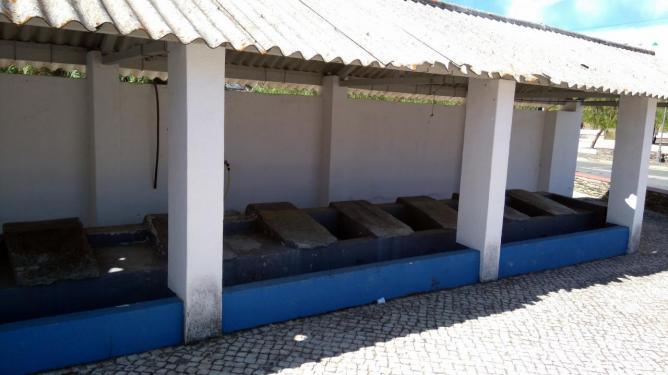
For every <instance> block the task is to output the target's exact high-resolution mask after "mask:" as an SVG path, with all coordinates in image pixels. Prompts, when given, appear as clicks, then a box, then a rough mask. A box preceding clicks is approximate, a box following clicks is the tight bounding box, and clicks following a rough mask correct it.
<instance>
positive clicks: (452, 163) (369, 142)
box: [330, 100, 465, 202]
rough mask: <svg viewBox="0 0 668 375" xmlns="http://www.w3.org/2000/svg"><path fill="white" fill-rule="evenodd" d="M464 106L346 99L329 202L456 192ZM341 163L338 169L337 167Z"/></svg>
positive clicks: (388, 198) (379, 199)
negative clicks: (333, 184)
mask: <svg viewBox="0 0 668 375" xmlns="http://www.w3.org/2000/svg"><path fill="white" fill-rule="evenodd" d="M464 109H465V107H464V106H457V107H442V106H436V107H435V108H434V116H433V117H432V116H431V111H432V106H431V105H428V104H419V105H416V104H406V103H390V102H380V101H367V100H348V101H347V103H346V105H345V114H346V120H345V121H344V125H345V128H344V129H341V132H342V133H343V134H344V135H345V137H344V138H345V139H346V142H345V143H340V144H338V145H337V146H338V147H340V148H339V150H337V152H338V153H339V156H338V159H339V168H340V169H341V170H339V171H338V172H337V174H336V175H337V176H338V177H339V181H336V183H335V186H337V189H336V191H333V192H331V193H330V196H331V197H332V200H351V199H367V200H369V201H372V202H391V201H394V200H395V199H396V198H397V197H398V196H410V195H431V196H433V197H435V198H450V196H451V195H452V193H453V192H455V191H458V189H459V177H460V173H461V154H462V140H463V136H464ZM341 165H343V167H342V166H341Z"/></svg>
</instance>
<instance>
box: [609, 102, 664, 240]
mask: <svg viewBox="0 0 668 375" xmlns="http://www.w3.org/2000/svg"><path fill="white" fill-rule="evenodd" d="M655 114H656V99H651V98H645V97H636V96H622V97H621V98H620V99H619V113H618V114H617V133H616V137H615V138H616V140H615V150H614V154H613V162H612V178H611V185H610V197H609V199H608V222H609V223H612V224H617V225H623V226H625V227H628V228H629V231H630V233H629V247H628V252H629V253H633V252H635V251H637V250H638V246H639V244H640V231H641V229H642V218H643V212H644V210H645V193H646V189H647V174H648V169H649V153H650V148H651V145H652V130H653V127H654V116H655Z"/></svg>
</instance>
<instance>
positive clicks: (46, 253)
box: [3, 218, 99, 286]
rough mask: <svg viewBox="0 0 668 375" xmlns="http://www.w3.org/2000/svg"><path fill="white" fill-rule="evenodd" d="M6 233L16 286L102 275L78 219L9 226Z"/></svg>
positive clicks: (4, 229)
mask: <svg viewBox="0 0 668 375" xmlns="http://www.w3.org/2000/svg"><path fill="white" fill-rule="evenodd" d="M3 231H4V234H5V235H4V239H5V243H6V246H7V250H8V254H9V262H10V264H11V267H12V270H13V273H14V279H15V281H16V284H17V285H20V286H33V285H48V284H51V283H53V282H56V281H59V280H76V279H84V278H89V277H97V276H99V272H98V265H97V261H96V259H95V257H94V255H93V252H92V251H91V249H90V245H89V244H88V240H87V239H86V236H85V234H84V231H83V226H82V225H81V222H80V221H79V219H77V218H71V219H60V220H49V221H38V222H25V223H6V224H5V225H3Z"/></svg>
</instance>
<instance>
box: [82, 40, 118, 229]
mask: <svg viewBox="0 0 668 375" xmlns="http://www.w3.org/2000/svg"><path fill="white" fill-rule="evenodd" d="M86 81H87V82H88V90H89V91H88V107H89V112H88V113H89V115H88V116H89V119H90V129H91V142H90V146H91V197H90V198H91V202H90V207H91V209H90V219H89V223H88V224H89V225H99V226H103V225H118V224H123V223H122V221H123V220H122V217H121V215H122V207H121V190H120V189H119V188H118V187H119V186H121V165H120V158H119V155H120V152H121V108H120V107H121V103H120V101H121V97H120V95H121V94H120V84H121V83H120V80H119V79H118V65H104V64H102V57H101V54H100V52H99V51H91V52H88V56H87V61H86ZM125 224H127V223H125Z"/></svg>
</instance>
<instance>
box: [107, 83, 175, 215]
mask: <svg viewBox="0 0 668 375" xmlns="http://www.w3.org/2000/svg"><path fill="white" fill-rule="evenodd" d="M158 95H159V97H160V101H161V105H160V160H159V162H158V186H157V189H156V190H153V173H154V168H155V147H156V143H155V141H156V134H155V133H156V113H155V92H154V90H153V86H150V85H131V84H122V85H121V108H122V111H121V129H120V132H121V137H120V139H121V147H122V150H120V151H119V154H118V161H119V163H120V166H121V180H122V181H123V184H122V185H121V186H119V188H120V190H121V194H120V195H121V205H122V206H123V207H124V209H123V222H125V223H138V222H141V221H142V220H143V219H144V216H145V215H146V214H147V213H156V212H167V144H168V139H167V134H168V132H167V114H168V112H169V111H168V106H167V102H168V100H167V87H164V86H158Z"/></svg>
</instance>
